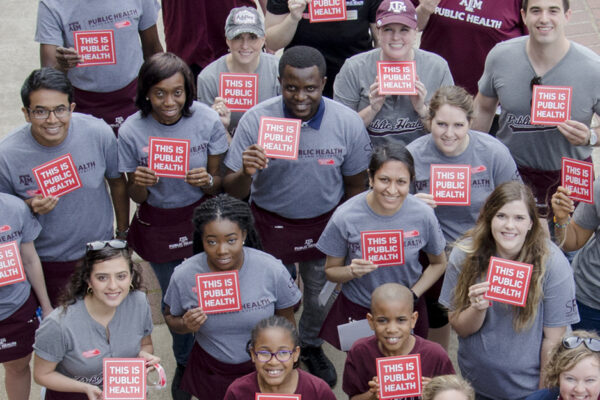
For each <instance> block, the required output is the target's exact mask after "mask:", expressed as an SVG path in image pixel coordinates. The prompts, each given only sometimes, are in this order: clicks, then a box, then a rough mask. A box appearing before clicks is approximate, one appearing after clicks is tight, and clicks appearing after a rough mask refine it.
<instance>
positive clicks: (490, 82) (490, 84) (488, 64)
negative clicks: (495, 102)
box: [477, 45, 498, 98]
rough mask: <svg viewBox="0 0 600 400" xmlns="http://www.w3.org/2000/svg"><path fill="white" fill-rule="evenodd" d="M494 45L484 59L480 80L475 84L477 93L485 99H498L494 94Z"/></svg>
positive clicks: (495, 48)
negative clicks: (477, 89)
mask: <svg viewBox="0 0 600 400" xmlns="http://www.w3.org/2000/svg"><path fill="white" fill-rule="evenodd" d="M497 46H498V45H496V46H495V47H494V48H492V50H491V51H490V52H489V53H488V56H487V58H486V59H485V67H484V69H483V74H482V75H481V78H479V82H478V83H477V85H478V88H479V92H480V93H481V94H482V95H484V96H487V97H495V98H497V97H498V94H497V93H496V88H495V87H494V75H493V72H494V68H495V62H496V53H497V51H494V50H497Z"/></svg>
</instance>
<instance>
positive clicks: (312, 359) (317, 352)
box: [300, 346, 337, 387]
mask: <svg viewBox="0 0 600 400" xmlns="http://www.w3.org/2000/svg"><path fill="white" fill-rule="evenodd" d="M300 361H302V362H303V363H304V364H305V365H306V367H307V368H308V371H309V372H310V373H311V374H313V375H315V376H318V377H319V378H321V379H323V380H324V381H325V382H327V384H328V385H329V386H330V387H334V386H335V384H336V383H337V373H336V372H335V367H334V366H333V364H332V363H331V361H330V360H329V358H327V356H326V355H325V353H323V349H322V348H321V346H319V347H308V346H306V347H302V350H301V351H300Z"/></svg>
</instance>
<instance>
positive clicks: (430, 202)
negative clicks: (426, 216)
mask: <svg viewBox="0 0 600 400" xmlns="http://www.w3.org/2000/svg"><path fill="white" fill-rule="evenodd" d="M415 197H416V198H418V199H421V201H424V202H425V204H427V205H428V206H429V207H431V208H436V207H437V204H436V203H435V200H434V199H433V195H432V194H429V193H417V194H415Z"/></svg>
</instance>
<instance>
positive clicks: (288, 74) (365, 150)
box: [224, 46, 371, 386]
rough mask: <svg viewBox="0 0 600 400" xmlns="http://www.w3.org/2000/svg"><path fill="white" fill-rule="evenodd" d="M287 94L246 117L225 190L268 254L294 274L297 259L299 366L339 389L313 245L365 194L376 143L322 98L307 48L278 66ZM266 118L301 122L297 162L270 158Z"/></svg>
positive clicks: (320, 262)
mask: <svg viewBox="0 0 600 400" xmlns="http://www.w3.org/2000/svg"><path fill="white" fill-rule="evenodd" d="M279 76H280V83H281V91H282V96H279V97H275V98H272V99H269V100H266V101H264V102H262V103H260V104H258V105H257V106H255V107H253V108H251V109H250V110H249V111H247V112H246V114H244V116H243V117H242V119H241V120H240V123H239V125H238V128H237V130H236V134H235V136H234V138H233V141H232V143H231V148H230V150H229V153H228V154H227V157H226V159H225V165H226V166H227V168H228V171H227V175H226V177H225V179H224V187H225V190H226V191H227V192H228V193H230V194H232V195H234V196H236V197H238V198H244V197H246V196H248V195H250V202H251V204H252V209H253V212H254V216H255V219H256V227H257V229H258V231H259V233H260V236H261V239H262V242H263V246H264V248H265V250H266V251H267V252H268V253H270V254H272V255H274V256H275V257H277V258H279V259H281V260H282V261H283V262H284V263H285V264H286V265H287V266H288V268H290V269H293V268H295V267H294V263H295V262H299V265H300V274H301V276H302V280H303V282H304V311H303V313H302V317H301V319H300V339H301V342H302V355H301V358H302V361H304V362H305V363H306V364H307V366H308V368H309V370H310V372H311V373H313V374H314V375H317V376H319V377H321V378H323V379H324V380H325V381H326V382H327V383H328V384H329V385H330V386H333V385H335V382H336V373H335V370H334V368H333V365H332V364H331V362H330V361H329V360H327V358H326V357H325V355H324V354H323V351H322V349H321V343H322V340H321V339H319V338H318V333H319V330H320V328H321V325H322V322H323V319H324V318H325V316H326V314H327V312H326V310H325V309H324V307H321V306H319V304H318V295H319V292H320V291H321V289H322V287H323V285H324V284H325V281H326V279H325V272H324V263H325V256H324V255H323V254H322V253H321V252H319V251H318V250H317V249H316V243H317V241H318V239H319V236H320V235H321V232H322V231H323V229H324V228H325V225H326V224H327V221H328V220H329V217H330V216H331V214H332V213H333V211H334V209H335V208H336V206H337V205H338V204H339V203H340V202H341V201H342V199H344V198H349V197H352V196H354V195H355V194H358V193H360V192H362V191H363V190H365V188H366V168H367V164H368V162H369V157H370V154H371V143H370V141H369V136H368V134H367V132H366V130H365V128H364V124H363V123H362V120H361V119H360V117H359V116H358V114H357V113H356V112H354V111H352V110H350V109H349V108H347V107H346V106H343V105H341V104H339V103H336V102H334V101H332V100H330V99H327V98H324V97H322V92H323V87H324V86H325V81H326V78H325V59H324V58H323V56H322V55H321V54H320V53H319V52H318V50H316V49H314V48H312V47H307V46H296V47H292V48H290V49H289V50H287V51H286V52H284V53H283V56H282V57H281V60H280V62H279ZM261 117H277V118H295V119H300V120H301V121H302V125H301V131H300V142H299V150H298V159H297V160H283V159H268V158H267V157H266V155H265V152H264V150H263V148H262V147H260V146H259V145H258V144H257V142H258V132H259V126H260V119H261Z"/></svg>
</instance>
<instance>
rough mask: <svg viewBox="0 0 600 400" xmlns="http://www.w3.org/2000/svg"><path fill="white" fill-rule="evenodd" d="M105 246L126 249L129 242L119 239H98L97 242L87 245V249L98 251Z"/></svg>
mask: <svg viewBox="0 0 600 400" xmlns="http://www.w3.org/2000/svg"><path fill="white" fill-rule="evenodd" d="M105 247H110V248H111V249H117V250H119V249H125V248H127V242H126V241H124V240H119V239H112V240H96V241H95V242H89V243H87V244H86V245H85V249H86V251H97V250H102V249H104V248H105Z"/></svg>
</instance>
